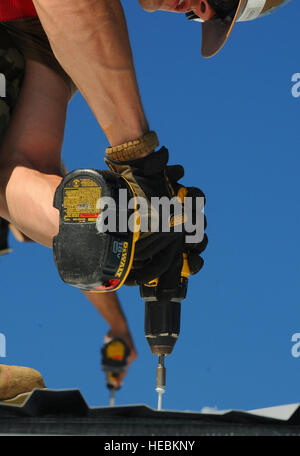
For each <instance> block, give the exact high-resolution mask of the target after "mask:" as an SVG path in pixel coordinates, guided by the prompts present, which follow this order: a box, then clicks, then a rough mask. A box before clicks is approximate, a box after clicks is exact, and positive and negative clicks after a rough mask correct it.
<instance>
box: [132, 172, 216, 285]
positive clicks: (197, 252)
mask: <svg viewBox="0 0 300 456" xmlns="http://www.w3.org/2000/svg"><path fill="white" fill-rule="evenodd" d="M183 175H184V169H183V167H182V166H180V165H174V166H167V168H166V176H167V178H168V179H169V181H170V183H171V185H172V187H173V189H174V191H175V192H176V195H178V197H179V198H180V200H181V201H182V203H184V197H189V198H190V205H189V210H188V211H184V212H183V214H184V216H185V217H189V218H190V224H189V225H193V226H194V230H192V231H190V232H186V230H185V226H186V225H183V226H182V233H181V236H180V233H169V234H170V236H174V242H173V243H172V244H171V245H170V246H169V247H168V249H170V250H171V257H172V262H171V263H170V262H169V261H168V255H166V251H165V250H162V251H160V250H159V248H157V245H156V234H154V235H153V236H150V237H149V238H146V239H144V241H143V242H142V243H137V245H136V259H135V260H134V262H133V266H132V269H131V271H130V273H129V276H128V277H127V280H126V282H125V284H126V285H141V284H144V283H148V282H150V281H151V280H153V279H154V278H157V277H159V278H160V284H161V286H162V287H163V288H170V287H171V283H172V284H173V286H174V287H176V281H177V282H178V281H179V280H180V273H181V269H182V265H183V254H187V261H188V266H189V272H190V274H191V275H195V274H197V273H198V272H199V271H200V270H201V269H202V267H203V264H204V261H203V258H202V256H201V254H202V252H203V251H204V250H205V249H206V246H207V243H208V239H207V235H206V234H205V233H204V230H205V228H206V217H205V215H204V214H199V211H201V212H202V210H203V208H204V205H205V196H204V193H203V192H202V191H201V190H200V189H198V188H196V187H183V186H182V185H180V184H179V183H178V180H180V179H181V178H182V177H183ZM199 220H200V223H199ZM196 231H198V232H196ZM178 234H179V235H178ZM176 235H177V236H176ZM187 241H189V242H187ZM191 241H192V242H191ZM151 255H152V256H151Z"/></svg>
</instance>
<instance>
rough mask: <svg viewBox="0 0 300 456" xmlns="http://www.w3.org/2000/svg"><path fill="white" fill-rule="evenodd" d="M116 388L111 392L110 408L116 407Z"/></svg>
mask: <svg viewBox="0 0 300 456" xmlns="http://www.w3.org/2000/svg"><path fill="white" fill-rule="evenodd" d="M115 391H116V390H115V388H112V389H111V390H110V396H109V406H110V407H114V406H115Z"/></svg>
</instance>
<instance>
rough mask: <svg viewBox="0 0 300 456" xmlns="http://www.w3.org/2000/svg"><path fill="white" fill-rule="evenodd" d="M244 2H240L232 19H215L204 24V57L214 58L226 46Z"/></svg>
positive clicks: (202, 51)
mask: <svg viewBox="0 0 300 456" xmlns="http://www.w3.org/2000/svg"><path fill="white" fill-rule="evenodd" d="M242 3H243V0H239V4H238V7H237V9H236V12H235V15H234V16H233V17H232V18H230V17H228V18H226V19H221V18H219V17H213V18H211V19H209V20H208V21H205V22H203V23H202V50H201V54H202V56H203V57H213V56H214V55H216V54H217V53H218V52H219V51H220V49H221V48H222V47H223V46H224V44H225V43H226V41H227V40H228V38H229V35H230V34H231V32H232V29H233V26H234V24H235V22H236V20H237V17H238V14H239V11H240V8H241V5H242Z"/></svg>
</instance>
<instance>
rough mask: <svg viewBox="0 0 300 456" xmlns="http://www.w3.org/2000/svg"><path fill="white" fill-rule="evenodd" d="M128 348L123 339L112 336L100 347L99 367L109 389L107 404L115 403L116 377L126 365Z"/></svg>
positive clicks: (128, 353) (124, 369)
mask: <svg viewBox="0 0 300 456" xmlns="http://www.w3.org/2000/svg"><path fill="white" fill-rule="evenodd" d="M129 355H130V349H129V347H128V345H127V344H126V343H125V341H124V340H123V339H120V338H118V337H114V338H112V339H110V340H108V341H107V342H105V343H104V345H103V347H102V349H101V367H102V370H103V371H104V372H105V374H106V386H107V388H108V390H109V391H110V400H109V405H110V406H111V407H113V406H114V405H115V392H116V391H117V390H118V389H120V386H117V384H116V379H117V378H118V376H119V374H120V373H122V372H125V371H126V370H127V366H128V358H129Z"/></svg>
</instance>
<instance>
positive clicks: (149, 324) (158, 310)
mask: <svg viewBox="0 0 300 456" xmlns="http://www.w3.org/2000/svg"><path fill="white" fill-rule="evenodd" d="M180 311H181V304H180V302H173V301H169V300H167V299H162V300H160V301H146V302H145V335H146V338H147V341H148V344H149V346H150V349H151V351H152V353H153V354H155V355H169V354H170V353H172V351H173V348H174V346H175V343H176V341H177V339H178V336H179V332H180Z"/></svg>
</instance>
